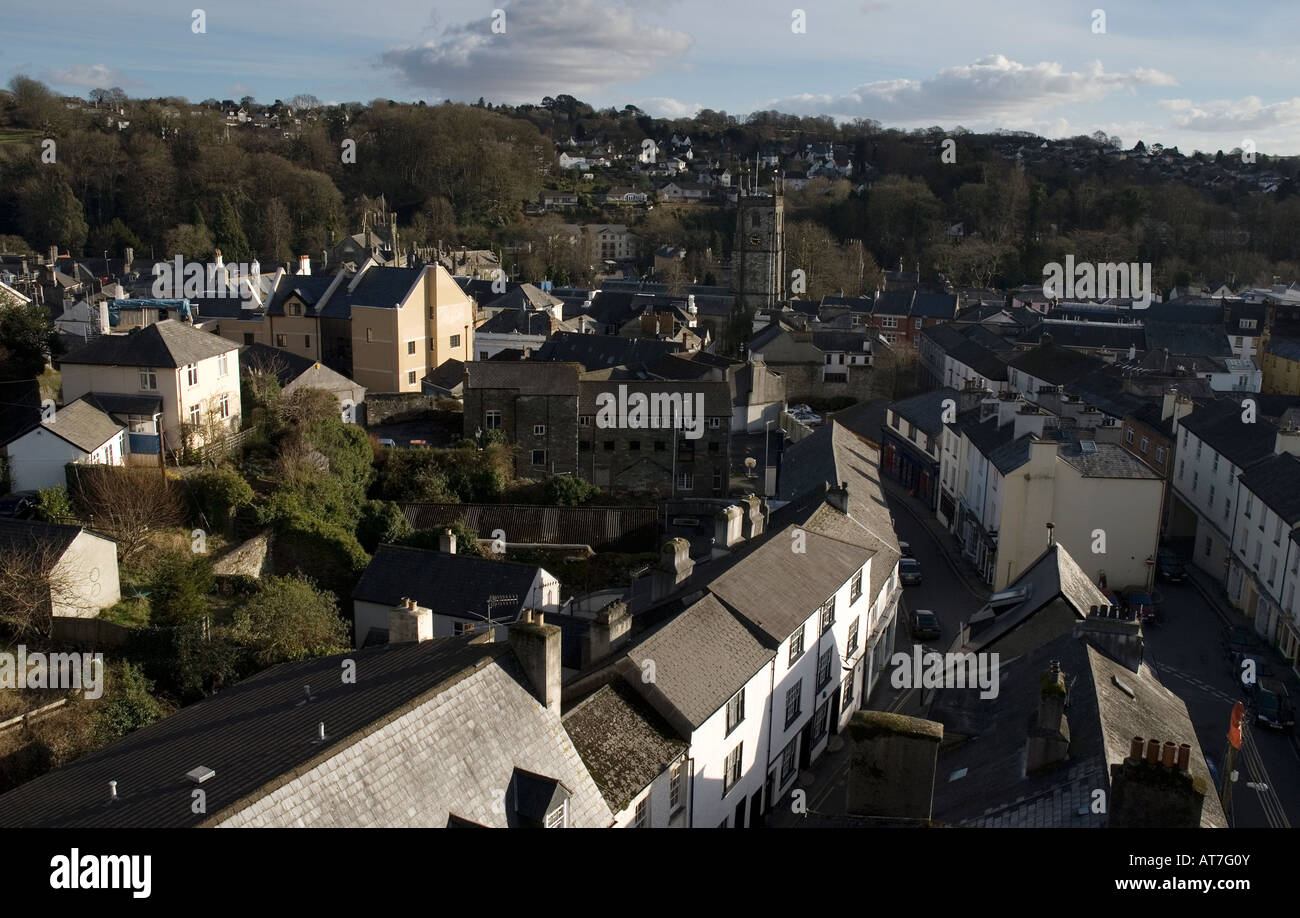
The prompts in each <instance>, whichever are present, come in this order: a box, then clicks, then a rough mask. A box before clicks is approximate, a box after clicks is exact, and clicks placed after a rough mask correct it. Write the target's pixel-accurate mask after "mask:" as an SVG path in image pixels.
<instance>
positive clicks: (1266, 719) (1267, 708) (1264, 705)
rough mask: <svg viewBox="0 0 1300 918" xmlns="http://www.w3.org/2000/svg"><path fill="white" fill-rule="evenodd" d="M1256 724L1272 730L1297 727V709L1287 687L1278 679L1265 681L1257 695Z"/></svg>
mask: <svg viewBox="0 0 1300 918" xmlns="http://www.w3.org/2000/svg"><path fill="white" fill-rule="evenodd" d="M1255 723H1256V724H1258V725H1259V726H1261V727H1268V728H1269V729H1271V730H1291V729H1293V728H1294V727H1295V708H1293V707H1292V706H1291V696H1290V694H1288V693H1287V690H1286V686H1285V685H1283V684H1282V683H1281V682H1278V681H1277V680H1276V679H1264V680H1261V681H1260V683H1259V691H1258V692H1257V693H1256V695H1255Z"/></svg>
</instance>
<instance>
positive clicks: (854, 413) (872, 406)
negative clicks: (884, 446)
mask: <svg viewBox="0 0 1300 918" xmlns="http://www.w3.org/2000/svg"><path fill="white" fill-rule="evenodd" d="M888 408H889V399H885V398H877V399H872V400H870V401H866V402H858V403H857V404H856V405H850V406H849V407H848V408H845V409H843V410H841V411H836V412H835V413H834V414H832V415H831V418H832V419H833V420H834V421H835V423H836V424H839V425H840V426H842V427H844V428H845V429H847V430H849V431H851V432H853V433H855V434H857V435H858V436H859V437H866V438H867V439H868V440H870V441H871V442H872V443H875V444H877V445H879V444H880V429H881V428H882V427H884V426H885V418H886V414H885V412H886V411H887V410H888Z"/></svg>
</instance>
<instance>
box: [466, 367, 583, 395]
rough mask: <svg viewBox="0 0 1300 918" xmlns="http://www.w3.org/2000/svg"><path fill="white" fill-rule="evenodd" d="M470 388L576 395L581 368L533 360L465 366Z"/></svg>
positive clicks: (526, 393) (527, 393) (534, 393)
mask: <svg viewBox="0 0 1300 918" xmlns="http://www.w3.org/2000/svg"><path fill="white" fill-rule="evenodd" d="M465 369H466V371H467V372H468V373H469V379H468V381H467V386H468V388H470V389H518V390H519V392H520V394H521V395H569V396H573V397H575V398H576V397H577V395H578V374H579V373H580V372H581V371H582V366H581V365H580V364H575V363H550V364H547V363H539V362H537V361H533V360H529V361H513V362H512V361H482V360H475V361H471V362H470V363H467V364H466V365H465Z"/></svg>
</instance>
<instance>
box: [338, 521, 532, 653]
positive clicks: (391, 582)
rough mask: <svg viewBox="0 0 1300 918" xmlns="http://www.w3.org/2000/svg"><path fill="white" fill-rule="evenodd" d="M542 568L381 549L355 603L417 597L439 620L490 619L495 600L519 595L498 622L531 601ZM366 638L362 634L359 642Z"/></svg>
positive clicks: (394, 547) (498, 616)
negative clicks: (491, 601) (447, 617)
mask: <svg viewBox="0 0 1300 918" xmlns="http://www.w3.org/2000/svg"><path fill="white" fill-rule="evenodd" d="M540 571H541V568H539V567H533V566H530V565H526V564H515V563H513V562H510V561H493V560H490V559H488V558H476V557H472V556H470V555H452V554H447V553H445V552H440V551H430V550H427V549H422V548H407V547H404V546H399V545H380V546H379V548H378V549H377V550H376V551H375V554H374V556H373V557H372V558H371V559H370V563H369V564H368V565H366V569H365V572H364V573H363V574H362V575H361V580H360V581H359V582H358V583H357V586H356V589H354V590H353V591H352V598H353V599H358V600H362V601H365V602H373V603H379V604H380V605H386V606H395V605H397V604H398V603H399V602H400V601H401V600H402V599H404V598H408V597H409V598H411V599H414V600H415V601H416V602H418V603H419V604H420V605H422V606H424V607H425V608H428V609H432V610H433V612H434V613H435V614H437V615H451V616H455V617H457V618H467V619H476V620H486V618H487V602H488V598H489V597H491V596H518V597H519V602H518V603H517V604H516V605H514V606H499V607H497V608H495V609H494V611H493V613H492V614H493V617H494V619H513V618H514V617H515V616H517V615H518V613H519V610H520V609H522V608H523V607H524V605H525V603H526V602H527V600H528V592H529V590H530V589H531V588H532V586H533V582H534V581H535V580H536V579H537V575H538V573H539V572H540ZM364 637H365V636H364V635H357V638H358V640H362V639H364Z"/></svg>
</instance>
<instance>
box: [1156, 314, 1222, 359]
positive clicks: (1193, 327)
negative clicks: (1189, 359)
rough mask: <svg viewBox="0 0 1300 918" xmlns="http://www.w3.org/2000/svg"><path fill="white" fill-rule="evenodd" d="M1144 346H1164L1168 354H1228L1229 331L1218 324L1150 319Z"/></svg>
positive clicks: (1209, 355) (1210, 355)
mask: <svg viewBox="0 0 1300 918" xmlns="http://www.w3.org/2000/svg"><path fill="white" fill-rule="evenodd" d="M1146 338H1147V348H1148V349H1152V350H1154V349H1155V348H1164V349H1165V350H1167V351H1169V352H1170V353H1171V354H1203V355H1205V356H1207V357H1231V356H1232V347H1231V346H1230V345H1229V344H1228V335H1227V333H1226V332H1225V331H1224V330H1223V326H1222V325H1219V324H1215V325H1206V324H1204V323H1200V322H1170V321H1165V320H1162V319H1149V320H1147V322H1146Z"/></svg>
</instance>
